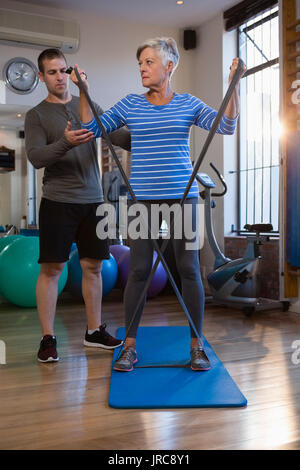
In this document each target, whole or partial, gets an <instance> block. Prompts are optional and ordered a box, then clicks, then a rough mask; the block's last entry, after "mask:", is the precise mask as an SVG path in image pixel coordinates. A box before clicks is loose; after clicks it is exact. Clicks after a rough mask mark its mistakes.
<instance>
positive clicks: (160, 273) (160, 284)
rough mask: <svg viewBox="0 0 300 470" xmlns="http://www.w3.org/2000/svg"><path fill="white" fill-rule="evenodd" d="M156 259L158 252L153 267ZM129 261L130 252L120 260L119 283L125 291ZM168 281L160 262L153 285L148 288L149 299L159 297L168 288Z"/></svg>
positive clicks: (154, 257) (154, 256)
mask: <svg viewBox="0 0 300 470" xmlns="http://www.w3.org/2000/svg"><path fill="white" fill-rule="evenodd" d="M156 258H157V254H156V252H154V255H153V263H152V266H153V265H154V263H155V261H156ZM129 259H130V251H129V252H126V253H124V255H123V256H121V258H120V259H119V263H118V268H119V283H120V285H121V287H122V288H123V289H125V287H126V284H127V280H128V275H129ZM167 280H168V276H167V273H166V271H165V269H164V267H163V265H162V264H161V262H159V264H158V266H157V269H156V271H155V274H154V276H153V279H152V281H151V284H150V286H149V288H148V291H147V297H148V298H152V297H155V296H156V295H158V294H159V293H160V292H161V291H162V290H163V289H164V287H165V286H166V284H167Z"/></svg>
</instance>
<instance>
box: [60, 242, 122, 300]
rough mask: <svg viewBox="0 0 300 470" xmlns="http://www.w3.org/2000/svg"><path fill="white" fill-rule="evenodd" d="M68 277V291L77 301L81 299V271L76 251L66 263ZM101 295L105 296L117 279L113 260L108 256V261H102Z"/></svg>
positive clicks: (111, 256)
mask: <svg viewBox="0 0 300 470" xmlns="http://www.w3.org/2000/svg"><path fill="white" fill-rule="evenodd" d="M68 268H69V276H68V290H69V291H70V293H71V294H72V295H73V296H74V297H77V298H79V299H82V288H81V284H82V269H81V265H80V259H79V255H78V250H77V249H76V250H74V251H72V253H71V255H70V259H69V262H68ZM101 275H102V295H103V296H104V295H107V294H108V293H109V292H110V291H111V290H112V289H113V288H114V287H115V284H116V282H117V278H118V266H117V262H116V260H115V258H114V257H113V255H112V254H110V258H109V259H104V260H103V261H102V269H101Z"/></svg>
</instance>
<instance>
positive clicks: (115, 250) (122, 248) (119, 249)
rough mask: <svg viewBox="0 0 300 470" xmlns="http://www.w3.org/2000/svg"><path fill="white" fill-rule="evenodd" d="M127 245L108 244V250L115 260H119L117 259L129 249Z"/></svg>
mask: <svg viewBox="0 0 300 470" xmlns="http://www.w3.org/2000/svg"><path fill="white" fill-rule="evenodd" d="M129 249H130V248H129V246H126V245H110V247H109V251H110V252H111V254H112V255H113V257H114V258H115V260H116V262H117V263H118V262H119V259H120V258H121V257H122V256H123V255H124V253H127V252H128V251H129Z"/></svg>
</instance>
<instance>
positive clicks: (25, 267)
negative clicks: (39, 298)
mask: <svg viewBox="0 0 300 470" xmlns="http://www.w3.org/2000/svg"><path fill="white" fill-rule="evenodd" d="M38 259H39V239H38V237H22V238H20V239H19V240H16V241H15V242H14V243H11V244H10V245H8V246H7V247H6V248H5V249H4V250H2V252H1V253H0V290H1V293H2V295H3V296H4V297H5V298H6V299H7V300H8V301H9V302H12V303H13V304H15V305H18V306H19V307H36V294H35V289H36V282H37V279H38V276H39V273H40V265H39V264H38ZM67 276H68V268H67V264H66V266H65V268H64V270H63V272H62V274H61V276H60V278H59V281H58V294H60V293H61V291H62V290H63V288H64V286H65V283H66V281H67Z"/></svg>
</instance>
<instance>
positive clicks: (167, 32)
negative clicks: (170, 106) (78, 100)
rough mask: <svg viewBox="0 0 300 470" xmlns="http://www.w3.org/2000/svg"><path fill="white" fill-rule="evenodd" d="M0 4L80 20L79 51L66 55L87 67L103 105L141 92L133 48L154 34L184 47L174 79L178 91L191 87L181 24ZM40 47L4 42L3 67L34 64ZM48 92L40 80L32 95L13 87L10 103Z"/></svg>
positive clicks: (32, 101)
mask: <svg viewBox="0 0 300 470" xmlns="http://www.w3.org/2000/svg"><path fill="white" fill-rule="evenodd" d="M1 7H2V8H10V9H14V10H23V11H26V12H31V13H37V14H45V15H51V16H55V17H60V18H64V17H65V18H68V19H72V20H76V21H78V22H79V24H80V46H79V50H78V52H76V53H75V54H67V55H66V58H67V60H68V62H69V64H70V65H73V64H74V63H77V64H79V65H80V66H81V67H83V68H84V69H85V70H86V72H87V74H88V76H89V83H90V86H91V95H92V97H93V99H95V101H97V102H99V104H100V105H102V107H103V108H107V107H109V106H111V105H113V104H114V103H115V102H116V101H117V100H118V99H120V98H121V97H123V96H125V95H126V94H127V93H132V92H141V93H142V92H143V91H144V90H145V89H144V88H143V87H141V85H140V78H139V73H138V66H137V60H136V57H135V53H136V50H137V47H138V46H139V44H140V43H141V42H142V41H144V40H145V39H148V38H149V37H154V36H162V35H164V36H172V37H174V38H175V39H176V40H177V42H178V44H179V49H180V55H181V60H180V66H179V67H178V70H177V71H176V73H175V74H174V78H173V84H174V87H175V88H176V91H178V92H184V91H190V89H191V83H192V74H190V70H191V54H190V53H189V52H187V51H185V50H184V49H183V48H182V47H181V43H182V31H180V30H178V29H177V28H176V29H175V28H166V27H161V26H156V25H153V26H150V25H147V24H138V23H136V22H132V23H131V22H129V21H124V20H121V19H114V18H103V17H101V16H97V15H96V16H94V15H92V14H90V13H86V12H85V11H84V10H83V11H76V10H59V9H54V8H49V7H48V8H45V7H38V6H34V5H25V4H24V3H18V2H14V1H10V0H1ZM40 52H41V50H38V49H31V48H23V47H22V48H21V47H14V46H7V45H3V44H0V69H1V70H2V68H3V66H4V64H5V63H6V61H7V60H9V59H11V58H12V57H16V56H23V57H26V58H28V59H30V60H32V61H33V62H34V63H36V62H37V57H38V55H39V54H40ZM71 90H72V92H74V94H77V88H76V87H75V86H74V85H73V84H71ZM45 96H46V94H45V87H44V85H43V84H42V83H40V84H39V85H38V87H37V89H36V90H35V91H34V92H33V93H31V94H29V95H23V96H21V95H17V94H15V93H13V92H10V91H9V90H8V91H7V93H6V102H7V104H26V105H27V104H30V105H35V104H37V103H39V102H40V101H41V99H43V98H44V97H45Z"/></svg>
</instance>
